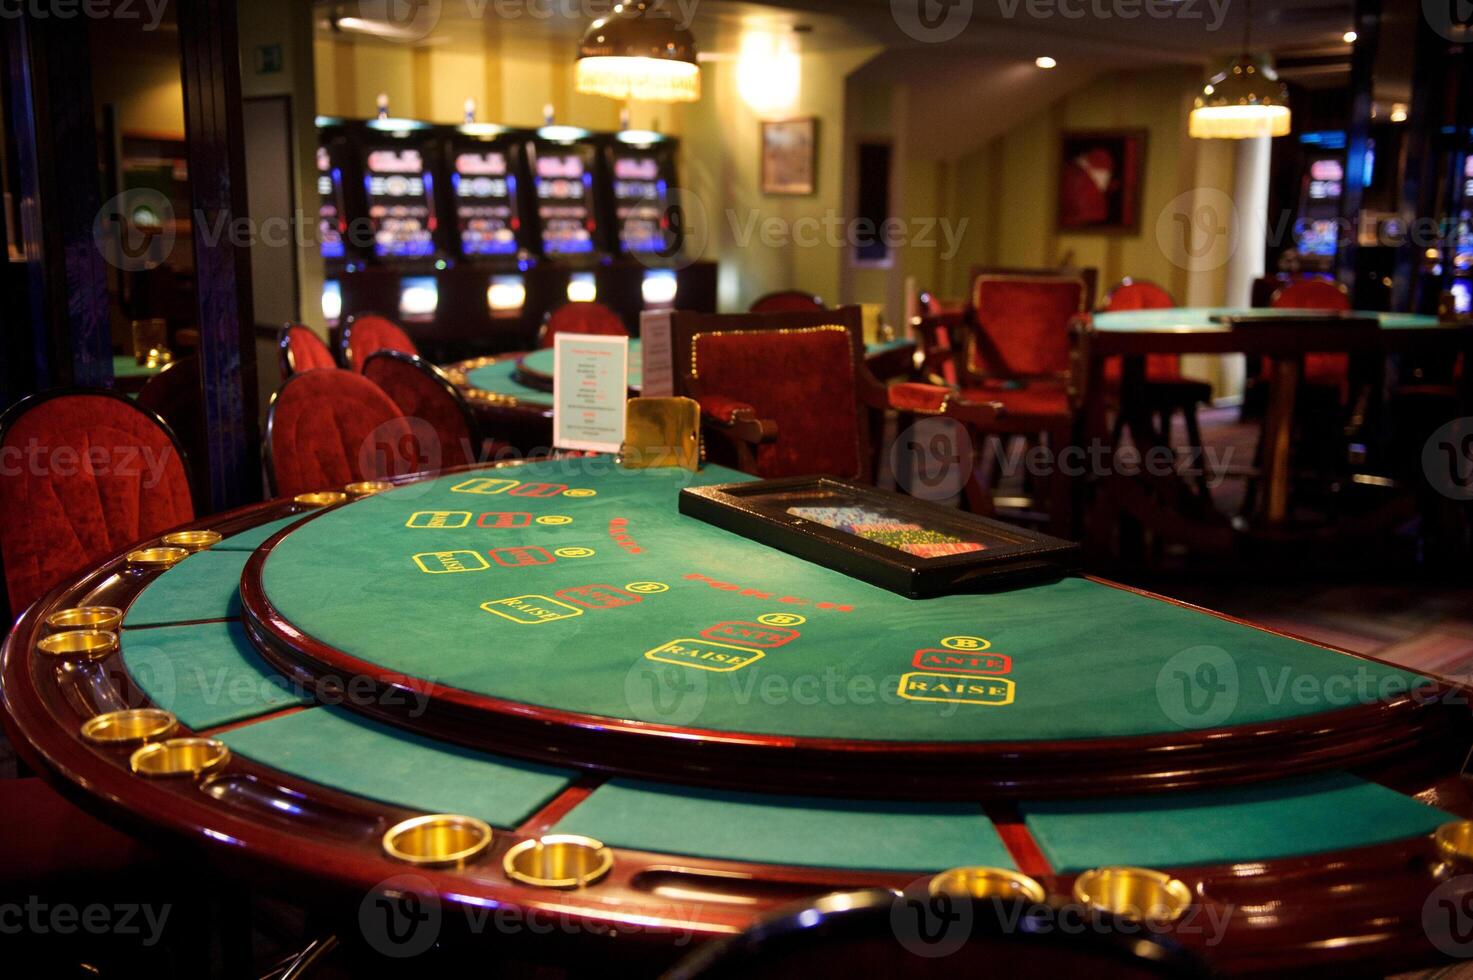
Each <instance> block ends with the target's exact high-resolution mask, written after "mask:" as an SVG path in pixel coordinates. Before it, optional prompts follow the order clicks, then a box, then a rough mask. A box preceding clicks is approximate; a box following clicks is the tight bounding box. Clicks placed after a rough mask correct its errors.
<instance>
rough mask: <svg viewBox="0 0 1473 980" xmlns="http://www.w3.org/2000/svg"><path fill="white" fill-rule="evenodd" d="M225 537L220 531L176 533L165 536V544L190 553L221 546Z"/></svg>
mask: <svg viewBox="0 0 1473 980" xmlns="http://www.w3.org/2000/svg"><path fill="white" fill-rule="evenodd" d="M224 537H225V535H223V534H221V533H220V532H219V531H175V532H174V533H173V534H166V535H164V539H163V540H164V544H166V545H169V546H170V547H173V548H183V549H184V550H185V551H188V552H195V551H204V550H205V549H206V548H212V547H214V546H215V545H217V544H219V543H220V541H221V539H222V538H224Z"/></svg>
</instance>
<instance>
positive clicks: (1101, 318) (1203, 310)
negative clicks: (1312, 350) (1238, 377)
mask: <svg viewBox="0 0 1473 980" xmlns="http://www.w3.org/2000/svg"><path fill="white" fill-rule="evenodd" d="M1306 315H1313V311H1306V310H1279V309H1272V308H1265V307H1256V306H1255V307H1234V306H1182V307H1173V308H1171V309H1164V310H1122V311H1119V312H1116V313H1096V314H1095V315H1094V317H1093V323H1094V328H1095V329H1096V330H1098V331H1101V332H1103V333H1115V332H1123V333H1130V332H1133V331H1140V330H1173V331H1181V332H1198V333H1200V332H1204V331H1208V332H1216V331H1226V330H1228V329H1229V327H1228V326H1227V325H1226V324H1223V323H1221V322H1220V320H1221V319H1222V318H1223V317H1254V318H1259V319H1270V318H1275V317H1282V318H1287V319H1293V318H1296V317H1303V316H1306ZM1347 315H1348V316H1353V317H1372V318H1375V319H1376V320H1379V321H1380V323H1381V329H1383V330H1406V329H1412V328H1417V327H1435V326H1437V324H1438V320H1437V317H1435V316H1425V315H1422V314H1417V313H1377V312H1374V311H1370V312H1361V311H1356V312H1354V313H1350V314H1347Z"/></svg>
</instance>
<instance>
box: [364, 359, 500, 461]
mask: <svg viewBox="0 0 1473 980" xmlns="http://www.w3.org/2000/svg"><path fill="white" fill-rule="evenodd" d="M363 376H364V377H365V378H367V379H368V380H370V381H372V382H373V383H374V384H376V385H378V386H379V387H380V388H381V389H383V392H384V394H386V395H388V396H389V397H390V398H391V399H393V401H394V404H395V405H398V406H399V411H401V412H403V413H404V415H405V417H406V418H409V419H414V420H419V421H421V422H424V423H425V424H426V425H425V426H419V425H417V424H416V426H415V428H416V429H417V430H422V429H426V428H427V430H428V431H417V433H416V434H417V437H418V439H419V442H420V452H421V455H422V456H424V457H426V458H428V459H430V460H434V459H435V458H436V457H437V456H438V458H439V465H438V466H434V467H433V468H435V469H448V468H450V467H452V466H461V465H463V464H465V463H473V462H476V458H477V456H478V455H479V454H480V439H479V437H478V436H477V434H476V433H477V427H476V419H475V415H474V414H473V413H472V411H471V407H470V405H468V404H466V401H465V397H464V396H463V395H461V393H460V389H459V388H456V387H455V385H454V384H453V383H452V382H451V381H450V379H449V378H447V377H446V376H445V373H444V372H443V371H441V370H440V369H439V368H437V367H435V366H434V365H433V364H431V363H430V362H429V361H426V360H425V359H424V358H422V357H416V356H414V355H413V354H405V353H403V352H402V351H397V350H381V351H375V352H374V353H373V354H371V355H369V358H368V360H367V361H365V362H364V364H363ZM431 438H433V439H434V442H435V444H436V445H435V446H430V445H428V443H429V441H430V439H431Z"/></svg>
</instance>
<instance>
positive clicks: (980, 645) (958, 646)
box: [941, 636, 992, 652]
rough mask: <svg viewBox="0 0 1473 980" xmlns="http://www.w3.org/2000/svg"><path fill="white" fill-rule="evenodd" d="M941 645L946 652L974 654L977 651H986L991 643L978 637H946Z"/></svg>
mask: <svg viewBox="0 0 1473 980" xmlns="http://www.w3.org/2000/svg"><path fill="white" fill-rule="evenodd" d="M941 645H942V646H944V647H946V649H948V650H967V651H971V652H975V651H977V650H986V649H987V648H988V647H990V646H992V642H991V641H990V640H984V639H982V637H980V636H948V637H947V638H946V639H944V640H942V641H941Z"/></svg>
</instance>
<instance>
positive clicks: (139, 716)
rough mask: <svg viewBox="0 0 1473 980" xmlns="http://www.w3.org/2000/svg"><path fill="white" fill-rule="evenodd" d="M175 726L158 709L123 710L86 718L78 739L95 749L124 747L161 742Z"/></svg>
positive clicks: (167, 716)
mask: <svg viewBox="0 0 1473 980" xmlns="http://www.w3.org/2000/svg"><path fill="white" fill-rule="evenodd" d="M177 724H178V719H176V718H175V717H174V716H173V715H171V714H170V713H169V712H167V711H165V710H163V709H162V708H127V709H125V710H122V711H108V712H106V713H104V714H100V715H93V716H92V717H91V718H88V719H87V720H86V721H84V722H82V737H83V738H85V739H86V740H87V741H89V742H92V743H95V744H97V745H126V744H129V743H131V742H147V741H150V740H152V739H156V738H163V737H164V736H165V735H167V734H169V733H170V732H172V731H173V730H174V726H175V725H177Z"/></svg>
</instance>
